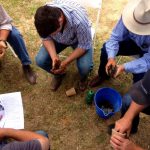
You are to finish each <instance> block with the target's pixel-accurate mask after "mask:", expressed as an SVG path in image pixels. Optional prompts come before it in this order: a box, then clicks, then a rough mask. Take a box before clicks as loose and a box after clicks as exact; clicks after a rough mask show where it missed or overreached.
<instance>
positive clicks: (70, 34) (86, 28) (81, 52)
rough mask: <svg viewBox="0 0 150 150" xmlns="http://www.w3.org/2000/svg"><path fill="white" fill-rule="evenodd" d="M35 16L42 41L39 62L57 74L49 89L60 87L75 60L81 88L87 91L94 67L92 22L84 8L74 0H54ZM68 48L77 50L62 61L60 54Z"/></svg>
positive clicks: (37, 59)
mask: <svg viewBox="0 0 150 150" xmlns="http://www.w3.org/2000/svg"><path fill="white" fill-rule="evenodd" d="M34 18H35V21H34V23H35V27H36V29H37V32H38V34H39V35H40V37H41V38H42V41H43V45H42V47H41V48H40V51H39V53H38V54H37V56H36V63H37V65H38V66H39V67H41V68H42V69H44V70H46V71H47V72H49V73H52V74H53V75H54V76H53V78H52V82H51V85H50V89H51V90H53V91H56V90H57V89H58V87H59V86H60V85H61V82H62V78H63V77H64V75H65V73H66V69H67V67H68V65H69V64H70V63H71V62H73V61H74V60H76V61H77V67H78V70H79V74H80V82H79V89H80V90H82V91H83V90H85V88H86V84H87V82H86V79H87V76H88V74H89V72H90V71H91V70H92V68H93V59H92V55H93V54H92V53H93V49H92V36H91V23H90V21H89V20H88V16H87V14H86V11H85V9H84V8H83V7H81V6H80V5H79V4H77V3H76V2H75V1H70V0H55V1H53V2H52V3H47V4H46V5H45V6H41V7H39V8H38V9H37V11H36V14H35V17H34ZM67 47H72V48H73V49H74V50H73V52H72V53H71V54H70V55H69V56H68V57H67V58H66V59H65V60H64V61H60V58H59V56H58V53H60V52H61V51H63V50H64V49H65V48H67Z"/></svg>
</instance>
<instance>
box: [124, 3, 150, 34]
mask: <svg viewBox="0 0 150 150" xmlns="http://www.w3.org/2000/svg"><path fill="white" fill-rule="evenodd" d="M122 19H123V23H124V25H125V26H126V28H127V29H128V30H129V31H131V32H133V33H135V34H139V35H150V0H129V3H128V4H127V5H126V6H125V8H124V10H123V13H122Z"/></svg>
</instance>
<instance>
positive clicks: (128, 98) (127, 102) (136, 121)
mask: <svg viewBox="0 0 150 150" xmlns="http://www.w3.org/2000/svg"><path fill="white" fill-rule="evenodd" d="M131 102H132V98H131V96H130V95H129V94H126V95H124V97H123V99H122V108H121V117H123V116H124V114H125V113H126V112H127V110H128V108H129V106H130V104H131ZM142 112H143V113H145V114H147V115H150V106H148V107H146V108H145V109H144V110H143V111H142ZM139 121H140V117H139V114H138V115H137V116H136V117H135V118H134V119H133V122H132V130H137V128H138V125H139Z"/></svg>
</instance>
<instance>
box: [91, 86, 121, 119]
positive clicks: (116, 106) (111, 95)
mask: <svg viewBox="0 0 150 150" xmlns="http://www.w3.org/2000/svg"><path fill="white" fill-rule="evenodd" d="M104 102H105V103H106V102H107V103H109V104H110V105H111V106H112V109H113V111H111V112H108V113H106V112H104V109H102V107H101V104H103V103H104ZM94 103H95V107H96V113H97V114H98V115H99V116H100V117H101V118H103V119H108V118H110V117H111V116H113V115H114V114H115V113H116V112H118V111H120V109H121V107H122V98H121V95H120V94H119V93H118V92H117V91H116V90H114V89H112V88H100V89H98V90H97V92H96V93H95V96H94Z"/></svg>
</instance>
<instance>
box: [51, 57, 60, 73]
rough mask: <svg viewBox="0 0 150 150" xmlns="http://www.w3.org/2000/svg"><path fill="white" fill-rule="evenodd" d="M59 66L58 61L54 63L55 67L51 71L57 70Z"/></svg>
mask: <svg viewBox="0 0 150 150" xmlns="http://www.w3.org/2000/svg"><path fill="white" fill-rule="evenodd" d="M60 64H61V61H60V60H57V61H55V66H53V68H52V71H54V70H57V69H59V67H60Z"/></svg>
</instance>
